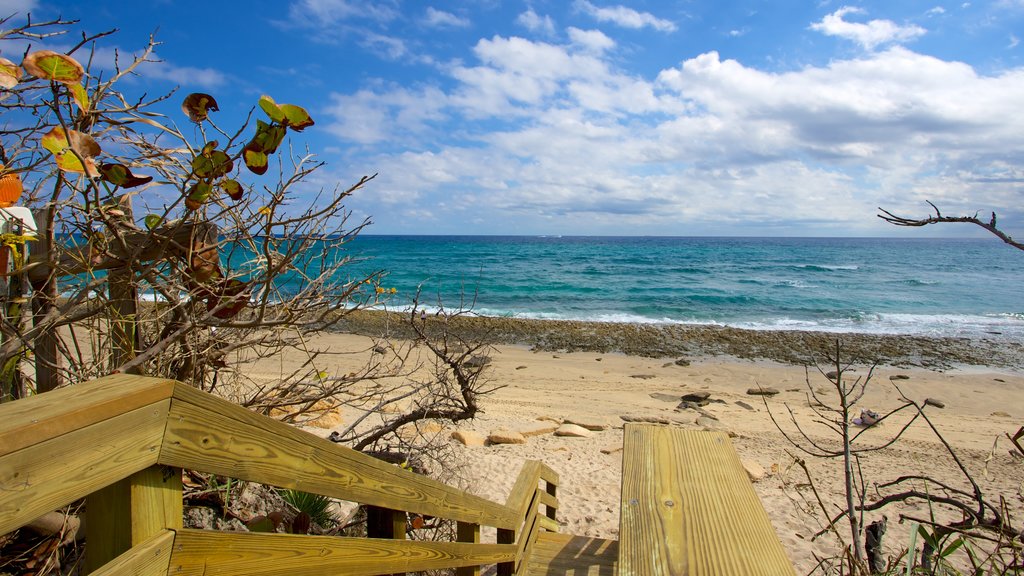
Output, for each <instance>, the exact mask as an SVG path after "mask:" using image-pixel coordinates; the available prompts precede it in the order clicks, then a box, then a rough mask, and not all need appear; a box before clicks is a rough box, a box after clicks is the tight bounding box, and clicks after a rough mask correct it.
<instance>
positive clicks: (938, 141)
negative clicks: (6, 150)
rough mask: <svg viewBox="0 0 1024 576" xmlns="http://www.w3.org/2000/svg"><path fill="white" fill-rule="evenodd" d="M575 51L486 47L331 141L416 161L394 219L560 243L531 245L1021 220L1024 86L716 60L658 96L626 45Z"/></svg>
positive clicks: (908, 56)
mask: <svg viewBox="0 0 1024 576" xmlns="http://www.w3.org/2000/svg"><path fill="white" fill-rule="evenodd" d="M569 37H570V41H569V42H568V43H566V44H554V43H549V42H539V41H530V40H526V39H523V38H515V37H510V38H506V37H500V36H496V37H493V38H491V39H484V40H481V41H479V42H478V43H477V45H476V46H475V48H474V55H475V57H476V62H475V63H471V64H462V65H453V66H452V67H451V68H450V69H449V70H448V71H449V73H450V75H451V80H453V81H454V82H455V83H456V84H455V86H453V87H450V88H445V89H444V90H442V89H441V88H439V87H420V88H416V89H410V88H407V87H399V86H382V87H379V88H377V89H374V90H372V91H363V92H359V93H356V94H352V95H336V96H335V97H334V102H335V104H336V106H335V107H334V108H333V109H332V112H331V114H332V116H333V117H334V118H335V119H336V122H335V124H334V125H333V126H332V130H333V131H335V132H336V133H338V134H339V135H342V136H343V137H344V138H345V139H347V140H349V141H352V142H357V143H361V144H363V145H366V146H369V147H370V149H371V150H376V149H378V147H377V145H378V144H380V145H381V146H380V147H379V149H380V150H384V149H390V148H393V147H394V146H398V147H399V148H400V150H401V152H397V153H385V152H380V153H379V154H378V155H377V156H375V157H373V158H372V163H373V167H374V170H379V171H380V173H381V175H382V176H381V183H380V186H381V187H382V188H383V189H384V190H386V192H385V193H384V194H383V196H384V198H382V199H381V201H382V202H383V201H385V199H386V201H388V202H397V203H399V205H404V204H405V203H409V202H414V201H415V202H417V203H420V204H421V205H424V206H429V208H430V212H431V213H433V214H435V215H437V216H438V218H439V219H440V220H439V223H443V222H444V221H446V219H447V220H448V221H458V222H461V223H465V224H466V225H467V226H468V225H469V223H471V222H473V221H475V220H476V219H478V218H479V219H483V220H487V221H490V222H492V223H493V222H501V223H502V226H504V227H505V228H503V229H502V230H494V229H493V224H492V228H481V229H480V230H489V231H492V232H502V231H504V232H511V231H514V230H518V231H519V232H520V233H532V232H538V233H543V232H544V230H537V229H520V228H517V226H518V224H517V223H527V222H536V221H537V219H538V218H539V219H540V220H541V221H551V222H557V224H556V226H557V229H558V230H559V231H563V232H564V233H571V231H572V230H574V228H573V227H574V226H578V228H576V230H579V231H590V232H591V233H594V232H605V233H623V232H627V231H634V232H643V233H680V231H682V230H693V228H692V226H695V225H705V224H706V223H707V222H709V221H713V222H715V223H716V224H719V225H721V226H728V225H733V224H737V225H738V223H741V222H746V224H744V226H747V228H744V229H745V230H747V231H748V232H749V231H751V230H753V229H755V228H756V226H758V225H759V224H758V223H762V224H763V225H764V226H766V227H772V226H775V225H776V224H777V223H780V222H796V223H797V224H796V225H795V226H797V227H796V228H790V229H788V232H790V233H801V232H802V230H801V229H800V228H799V226H801V225H803V223H807V225H818V224H819V223H821V222H824V221H831V222H833V223H834V224H835V225H838V226H844V227H845V228H843V230H844V231H845V232H846V233H851V232H852V233H856V232H858V231H862V232H863V233H866V234H867V233H877V232H878V230H879V228H872V226H881V225H880V224H879V225H876V224H875V222H876V220H877V219H876V218H874V213H875V209H876V207H877V206H886V207H887V208H893V209H902V208H910V209H911V210H918V209H919V208H920V205H921V203H922V200H923V199H925V198H931V199H935V200H940V201H943V203H944V208H945V207H946V206H948V207H949V211H950V212H952V211H954V210H957V209H961V208H963V209H972V210H976V209H977V206H975V207H973V208H971V206H969V205H968V203H969V202H972V201H974V202H977V201H979V200H983V201H984V202H985V204H983V206H991V207H992V208H994V209H996V210H997V211H999V212H1006V213H1008V214H1009V213H1016V212H1017V211H1018V208H1017V206H1018V204H1019V194H1020V190H1019V186H1020V185H1019V183H1015V182H1016V181H1019V177H1020V176H1021V174H1020V170H1019V169H1018V170H1016V171H1014V170H1013V169H1011V168H1010V167H1013V166H1021V165H1024V118H1021V117H1019V115H1017V114H1016V109H1017V107H1018V103H1019V102H1020V101H1021V99H1022V98H1024V69H1011V70H1006V71H1004V72H1001V73H999V74H996V75H987V76H986V75H981V74H979V73H978V72H977V71H975V70H974V69H973V68H972V67H971V66H968V65H966V64H963V63H958V62H949V61H944V60H940V59H938V58H934V57H930V56H926V55H922V54H918V53H915V52H913V51H910V50H908V49H905V48H902V47H894V48H890V49H888V50H885V51H880V52H875V53H869V54H866V55H864V56H862V57H860V58H853V59H846V60H835V61H832V62H831V63H830V64H829V65H827V66H823V67H808V68H804V69H800V70H795V71H789V72H780V73H772V72H766V71H763V70H758V69H755V68H753V67H750V66H747V65H744V64H742V63H740V62H738V61H735V60H728V59H727V60H723V59H721V58H720V56H719V55H718V54H717V53H714V52H708V53H706V54H702V55H699V56H696V57H693V58H690V59H687V60H685V61H683V62H681V63H680V64H679V65H678V66H677V67H673V68H669V69H666V70H663V71H662V72H661V73H660V74H658V75H657V76H656V77H654V78H644V77H637V76H632V75H628V74H624V73H623V72H622V71H620V70H618V69H617V68H616V66H615V65H614V62H615V60H616V58H617V55H616V54H615V46H614V45H613V44H609V43H608V42H605V41H603V40H601V38H600V37H598V36H592V35H590V34H589V33H587V32H585V31H581V30H576V31H575V32H573V31H572V30H570V31H569ZM595 47H600V48H601V49H600V50H594V48H595ZM385 145H386V146H385ZM1007 175H1009V177H1008V176H1007ZM1014 178H1017V180H1016V181H1014V180H1013V179H1014ZM370 211H371V212H372V210H370ZM491 211H493V212H491ZM751 226H753V227H755V228H751ZM460 229H461V230H463V231H464V232H465V231H466V228H460ZM709 230H714V229H709ZM719 230H721V228H719ZM764 230H768V229H767V228H765V229H764ZM771 231H772V232H773V233H774V232H777V229H774V228H772V229H771Z"/></svg>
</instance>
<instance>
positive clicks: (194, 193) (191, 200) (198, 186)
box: [185, 182, 213, 210]
mask: <svg viewBox="0 0 1024 576" xmlns="http://www.w3.org/2000/svg"><path fill="white" fill-rule="evenodd" d="M211 190H213V186H211V185H210V183H209V182H196V183H195V184H193V185H192V187H191V188H189V189H188V195H187V196H186V197H185V207H186V208H188V209H189V210H198V209H199V207H200V206H202V205H203V204H205V203H206V201H207V200H209V199H210V191H211Z"/></svg>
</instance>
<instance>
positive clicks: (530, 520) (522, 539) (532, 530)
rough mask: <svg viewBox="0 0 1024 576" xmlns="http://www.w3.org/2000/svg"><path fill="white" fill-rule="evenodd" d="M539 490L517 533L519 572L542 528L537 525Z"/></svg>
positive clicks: (535, 491)
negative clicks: (537, 496)
mask: <svg viewBox="0 0 1024 576" xmlns="http://www.w3.org/2000/svg"><path fill="white" fill-rule="evenodd" d="M537 492H538V491H537V490H534V494H535V497H534V498H531V499H530V508H529V509H528V510H527V512H526V518H525V520H524V521H523V528H522V530H521V531H519V532H518V533H517V534H516V536H517V537H518V544H517V547H516V566H515V571H516V573H517V574H518V573H519V572H520V570H522V566H523V563H524V561H525V560H526V559H527V558H528V557H529V556H530V551H531V550H532V548H533V543H534V542H535V541H536V539H537V532H540V529H539V528H538V527H537V516H538V515H537V508H538V504H539V503H540V500H539V499H538V498H536V493H537Z"/></svg>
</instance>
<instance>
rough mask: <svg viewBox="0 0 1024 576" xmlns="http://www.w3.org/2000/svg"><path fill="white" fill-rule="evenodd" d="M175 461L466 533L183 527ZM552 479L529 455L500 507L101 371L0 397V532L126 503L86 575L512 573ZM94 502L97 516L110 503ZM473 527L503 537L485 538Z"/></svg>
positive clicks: (294, 432) (230, 407)
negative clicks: (335, 533)
mask: <svg viewBox="0 0 1024 576" xmlns="http://www.w3.org/2000/svg"><path fill="white" fill-rule="evenodd" d="M180 468H189V469H193V470H199V471H203V472H210V473H216V474H223V475H227V476H230V477H232V478H239V479H243V480H248V481H252V482H259V483H264V484H271V485H275V486H280V487H285V488H293V489H299V490H303V491H306V492H311V493H316V494H322V495H326V496H330V497H333V498H339V499H344V500H350V501H355V502H360V503H363V504H369V505H374V506H381V507H385V508H389V509H393V510H401V511H403V512H405V511H408V512H414V513H418V514H424V515H431V516H437V517H440V518H447V519H451V520H456V521H457V522H458V524H459V527H460V528H459V533H460V540H463V539H466V540H468V541H465V542H416V541H411V540H380V539H365V538H340V537H314V536H297V535H276V534H246V533H241V534H237V533H232V534H221V533H216V532H203V531H193V530H183V529H181V502H180V501H181V484H180ZM168 474H169V475H168ZM175 474H176V475H177V476H176V478H175ZM557 480H558V475H557V474H556V473H555V472H554V471H553V470H551V469H550V468H548V467H547V466H545V465H543V464H540V463H536V462H530V463H527V464H526V465H525V466H524V468H523V471H522V473H521V474H520V477H519V479H518V480H517V482H516V488H514V489H513V494H512V496H511V497H510V498H509V502H508V503H506V504H498V503H495V502H491V501H490V500H486V499H484V498H481V497H478V496H474V495H471V494H468V493H466V492H462V491H460V490H457V489H455V488H452V487H450V486H447V485H445V484H443V483H440V482H437V481H436V480H433V479H431V478H427V477H424V476H421V475H418V474H415V473H413V472H411V471H408V470H404V469H402V468H400V467H398V466H393V465H390V464H387V463H384V462H382V461H380V460H377V459H375V458H372V457H370V456H367V455H365V454H362V453H359V452H356V451H354V450H351V449H350V448H347V447H345V446H341V445H339V444H336V443H333V442H329V441H327V440H324V439H321V438H318V437H316V436H314V435H312V434H309V433H306V432H303V431H301V430H298V429H296V428H294V427H292V426H289V425H287V424H283V423H281V422H278V421H276V420H273V419H270V418H267V417H264V416H260V415H258V414H255V413H253V412H250V411H249V410H246V409H245V408H242V407H240V406H237V405H235V404H232V403H230V402H227V401H225V400H223V399H220V398H217V397H214V396H212V395H209V394H205V393H203V392H200V391H198V390H196V389H194V388H192V387H189V386H186V385H183V384H181V383H178V382H175V381H172V380H165V379H157V378H146V377H141V376H132V375H117V376H109V377H106V378H101V379H99V380H96V381H93V382H88V383H85V384H80V385H77V386H73V387H68V388H63V389H60V390H56V391H53V392H48V393H46V394H41V395H38V396H33V397H30V398H27V399H23V400H18V401H15V402H11V403H7V404H3V405H0V534H5V533H7V532H9V531H11V530H14V529H17V528H18V527H20V526H23V525H24V524H26V523H28V522H30V521H31V520H33V519H35V518H36V517H38V516H40V515H42V514H44V513H45V512H48V511H50V510H54V509H58V508H61V507H63V506H66V505H68V504H70V503H72V502H74V501H76V500H78V499H80V498H83V497H86V496H89V497H90V498H91V499H96V500H97V503H98V502H99V501H100V496H102V498H103V499H104V500H103V502H107V501H109V500H110V499H114V501H116V500H117V499H124V500H125V502H127V503H128V504H127V507H129V508H131V511H130V512H128V513H127V514H128V516H127V517H126V518H127V521H126V523H127V524H130V527H129V528H128V532H126V533H125V534H126V535H125V536H123V537H122V538H121V539H120V540H117V543H116V544H114V547H115V548H116V550H104V551H103V554H102V555H104V557H103V559H102V561H101V562H95V561H93V562H87V569H88V568H89V567H90V566H91V567H92V568H95V569H96V570H95V571H94V572H93V573H94V574H104V575H106V574H122V573H123V574H161V575H162V574H191V573H197V574H198V573H206V574H214V573H218V574H256V573H267V574H269V573H271V572H275V573H288V574H290V575H292V574H320V573H323V572H324V570H325V567H326V566H330V567H331V569H332V570H333V569H337V570H343V571H344V572H345V573H348V574H379V573H391V572H394V573H398V572H409V571H418V570H426V569H433V568H464V569H465V567H470V568H472V567H476V566H480V565H482V564H499V566H506V567H514V569H515V570H518V568H519V566H520V564H521V560H522V557H523V554H524V553H525V552H527V551H528V550H529V546H530V543H531V542H532V540H533V539H534V538H535V533H536V530H537V529H539V528H544V529H548V530H556V529H557V522H556V521H555V520H554V516H555V510H556V509H557V507H558V501H557V498H556V497H555V493H554V491H555V485H556V483H557ZM542 481H543V483H544V486H543V487H538V483H539V482H542ZM531 487H532V489H531ZM169 494H170V495H171V496H172V499H173V495H174V494H177V496H176V498H177V503H176V507H175V505H172V504H173V503H171V502H169V501H168V498H169V496H168V495H169ZM91 501H92V500H90V502H91ZM541 506H543V508H544V509H545V511H546V515H545V516H539V515H538V514H537V512H538V510H539V508H540V507H541ZM118 507H119V506H109V508H111V509H112V508H118ZM124 507H125V506H120V508H124ZM95 509H96V510H103V511H104V514H106V511H107V509H108V506H105V505H104V506H96V507H95ZM90 510H92V508H90ZM92 513H93V514H95V512H92ZM175 516H176V518H175ZM97 520H99V522H97ZM109 522H110V518H105V519H104V518H100V519H97V518H91V519H90V521H89V525H90V526H91V525H94V524H97V523H98V524H99V525H102V526H104V527H105V528H104V529H106V527H107V523H109ZM480 526H490V527H494V528H497V529H498V531H499V534H505V535H506V538H504V539H503V538H501V537H499V540H498V543H497V544H486V543H484V544H481V543H479V542H478V540H479V527H480ZM93 534H94V532H93V531H91V529H90V532H89V535H90V538H91V537H92V535H93ZM508 534H512V536H513V537H512V539H511V540H509V539H508V538H507V535H508ZM517 534H518V535H519V537H518V538H517V537H516V535H517ZM112 541H113V540H112ZM90 544H92V546H90V547H89V550H90V551H91V550H93V549H94V548H96V549H99V548H100V547H97V546H96V545H97V544H99V543H98V542H90ZM172 550H173V551H172ZM304 551H305V552H304ZM118 554H120V556H118ZM87 556H88V553H87ZM87 560H88V558H87ZM108 560H109V562H108ZM268 560H271V561H268ZM104 562H105V564H104ZM282 566H287V569H281V567H282ZM264 568H265V569H264Z"/></svg>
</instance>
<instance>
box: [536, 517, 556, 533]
mask: <svg viewBox="0 0 1024 576" xmlns="http://www.w3.org/2000/svg"><path fill="white" fill-rule="evenodd" d="M537 523H538V524H539V525H540V527H541V528H543V529H545V530H547V531H548V532H558V530H559V528H561V526H559V525H558V521H557V520H552V519H551V518H548V517H547V516H537Z"/></svg>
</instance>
